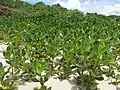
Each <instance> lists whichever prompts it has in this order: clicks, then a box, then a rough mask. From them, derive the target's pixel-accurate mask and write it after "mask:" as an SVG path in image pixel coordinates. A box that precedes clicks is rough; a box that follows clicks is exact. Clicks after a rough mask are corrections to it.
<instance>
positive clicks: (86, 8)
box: [24, 0, 120, 16]
mask: <svg viewBox="0 0 120 90" xmlns="http://www.w3.org/2000/svg"><path fill="white" fill-rule="evenodd" d="M24 1H27V2H29V3H31V4H35V3H37V2H44V3H45V4H48V5H53V4H57V3H59V4H60V5H61V6H62V7H65V8H67V9H78V10H80V11H82V12H84V13H87V12H89V13H98V14H104V15H107V16H108V15H119V16H120V0H24Z"/></svg>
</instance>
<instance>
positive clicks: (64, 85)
mask: <svg viewBox="0 0 120 90" xmlns="http://www.w3.org/2000/svg"><path fill="white" fill-rule="evenodd" d="M3 49H6V46H5V45H0V62H2V63H3V65H6V64H7V63H6V62H5V59H4V57H3ZM45 85H46V86H48V87H52V90H78V89H77V86H76V85H74V83H73V82H69V81H68V80H63V81H59V80H58V79H53V78H50V79H49V80H48V82H46V84H45ZM39 86H40V84H39V83H34V82H31V83H27V82H26V83H25V85H20V86H19V87H18V90H33V88H34V87H39ZM98 87H99V88H100V90H120V89H116V87H115V86H114V85H110V84H108V83H107V81H99V85H98Z"/></svg>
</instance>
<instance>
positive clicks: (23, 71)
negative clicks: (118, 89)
mask: <svg viewBox="0 0 120 90" xmlns="http://www.w3.org/2000/svg"><path fill="white" fill-rule="evenodd" d="M3 1H4V2H3ZM3 1H2V0H1V1H0V5H7V6H9V7H11V8H14V9H15V11H16V12H13V13H12V14H10V15H9V16H6V17H1V18H0V42H1V43H4V44H7V45H8V47H7V50H5V51H4V53H3V54H4V56H5V58H6V59H7V60H6V62H7V63H8V64H9V65H10V66H9V69H8V71H7V73H10V75H9V76H7V77H8V78H9V77H10V79H8V78H7V79H3V77H5V75H6V74H7V73H6V71H4V68H5V67H3V66H2V65H1V64H0V83H1V85H2V87H1V88H2V89H5V88H10V89H11V87H12V88H13V86H16V85H17V84H19V83H17V82H20V80H21V79H22V80H24V81H34V82H40V84H41V85H42V87H41V89H39V90H46V89H47V88H46V87H45V86H44V83H45V82H46V81H47V80H48V79H49V77H50V76H57V77H58V78H59V79H67V78H69V77H70V76H71V75H73V76H74V78H75V79H76V84H77V85H79V86H80V90H97V88H96V80H104V78H103V74H104V75H106V76H107V77H112V78H115V79H116V83H117V82H119V80H120V77H119V74H117V75H116V74H115V72H114V71H115V70H118V71H120V68H119V65H118V64H117V62H116V57H117V56H118V55H119V54H120V50H119V48H120V47H119V46H120V30H119V29H120V19H119V17H116V16H111V17H110V16H109V17H107V16H104V15H98V14H96V13H87V14H83V13H82V12H80V11H78V10H67V9H66V8H62V7H61V6H60V5H59V4H57V5H52V6H49V5H44V4H43V3H41V2H40V3H37V4H35V5H30V4H28V3H24V2H22V1H19V0H18V1H14V5H13V2H12V0H3ZM9 2H10V3H9ZM23 6H24V8H22V7H23ZM23 9H24V10H23ZM104 66H107V67H108V70H106V69H105V68H103V67H104ZM10 69H12V72H11V71H10ZM104 69H105V70H104ZM3 72H5V74H3V75H1V73H3ZM43 72H44V74H42V73H43ZM36 76H39V79H38V78H36ZM16 77H18V78H16ZM14 78H15V79H14ZM16 79H17V80H16ZM7 80H8V81H9V80H11V81H14V83H15V84H14V83H13V84H11V83H8V84H4V83H5V82H6V81H7ZM16 83H17V84H16ZM112 83H113V82H112ZM114 83H115V82H114ZM5 85H6V86H5ZM8 86H9V87H8ZM85 88H86V89H85ZM48 90H50V88H49V89H48Z"/></svg>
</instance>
